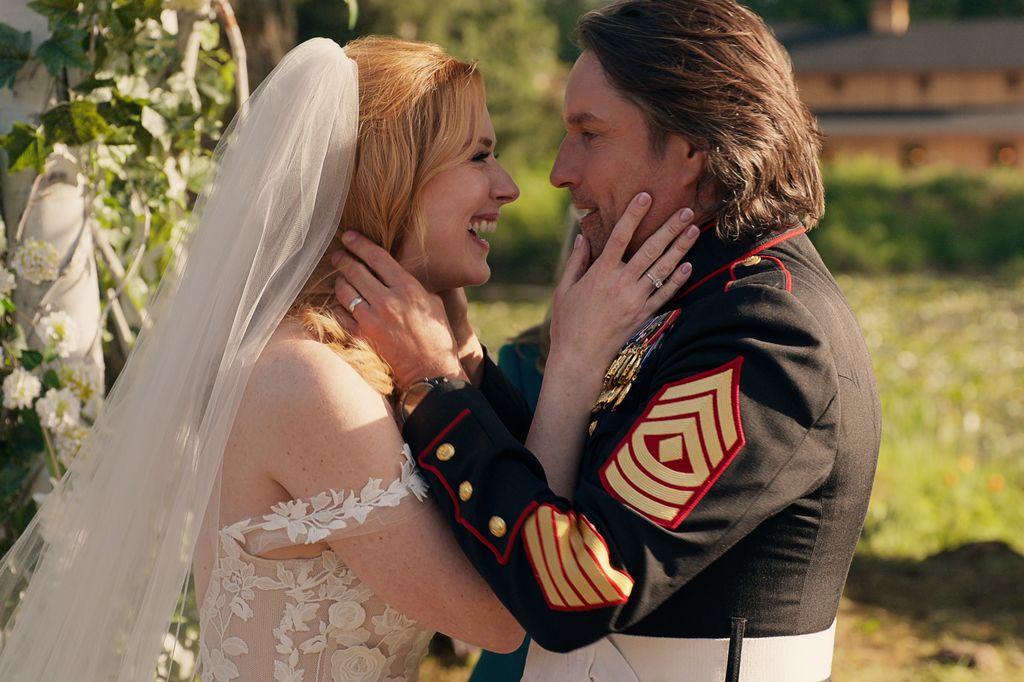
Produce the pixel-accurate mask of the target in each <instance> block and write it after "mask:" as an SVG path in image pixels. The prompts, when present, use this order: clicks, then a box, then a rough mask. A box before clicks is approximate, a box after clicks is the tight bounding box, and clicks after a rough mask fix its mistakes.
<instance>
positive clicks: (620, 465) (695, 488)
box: [600, 357, 744, 528]
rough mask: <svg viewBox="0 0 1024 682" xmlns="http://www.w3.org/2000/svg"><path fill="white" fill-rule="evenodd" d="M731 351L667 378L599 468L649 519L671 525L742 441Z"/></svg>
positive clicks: (612, 489) (609, 485)
mask: <svg viewBox="0 0 1024 682" xmlns="http://www.w3.org/2000/svg"><path fill="white" fill-rule="evenodd" d="M742 365H743V358H742V357H737V358H736V359H735V360H732V361H731V362H728V363H726V364H724V365H722V366H721V367H718V368H717V369H713V370H710V371H707V372H703V373H701V374H698V375H696V376H692V377H688V378H686V379H683V380H682V381H678V382H676V383H672V384H668V385H667V386H665V387H664V388H662V389H661V391H660V392H659V393H658V394H657V395H656V396H655V397H654V399H653V400H651V402H650V403H649V404H648V405H647V409H646V411H645V412H644V414H643V415H641V416H640V418H639V419H637V421H636V423H635V424H634V425H633V428H632V429H630V431H629V433H627V434H626V436H625V438H623V439H622V442H621V443H619V445H618V446H616V447H615V449H614V450H613V451H612V455H611V457H609V458H608V461H607V462H605V464H604V466H602V468H601V472H600V473H601V481H602V483H603V484H604V487H605V489H606V490H607V491H608V492H609V493H611V495H613V496H614V497H615V498H617V499H618V500H620V501H621V502H623V503H624V504H626V505H628V506H629V507H631V508H632V509H634V510H636V511H637V512H639V513H641V514H643V515H644V516H646V517H648V518H649V519H651V520H652V521H654V522H655V523H657V524H659V525H661V526H665V527H666V528H676V527H678V526H679V524H680V523H682V521H683V519H685V518H686V517H687V515H688V514H689V513H690V512H691V511H693V508H694V507H695V506H696V505H697V503H698V502H700V500H701V498H702V497H704V495H705V494H706V493H707V491H708V490H709V489H710V488H711V486H712V485H713V484H714V483H715V481H716V480H718V477H719V476H721V474H722V472H723V471H725V469H726V467H728V466H729V464H730V463H731V462H732V460H733V458H734V457H735V456H736V453H737V452H739V451H740V449H741V448H742V447H743V443H744V439H743V426H742V424H741V422H740V401H739V390H740V368H741V367H742Z"/></svg>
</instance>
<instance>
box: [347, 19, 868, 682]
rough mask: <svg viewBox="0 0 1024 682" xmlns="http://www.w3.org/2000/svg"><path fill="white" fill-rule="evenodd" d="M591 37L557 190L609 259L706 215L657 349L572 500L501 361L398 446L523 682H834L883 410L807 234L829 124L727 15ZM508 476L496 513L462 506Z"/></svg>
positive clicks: (750, 33)
mask: <svg viewBox="0 0 1024 682" xmlns="http://www.w3.org/2000/svg"><path fill="white" fill-rule="evenodd" d="M577 35H578V38H579V41H580V44H581V46H582V47H583V53H582V56H581V57H580V58H579V60H578V61H577V62H576V64H575V66H574V67H573V69H572V73H571V75H570V77H569V81H568V85H567V88H566V94H565V111H564V123H565V126H566V136H565V139H564V140H563V142H562V144H561V147H560V149H559V152H558V157H557V159H556V160H555V164H554V167H553V169H552V171H551V180H552V182H553V183H554V184H555V185H557V186H559V187H564V188H566V189H568V190H569V191H570V192H571V193H572V197H573V202H574V204H576V206H577V207H578V208H579V209H582V210H583V211H585V212H588V213H587V215H586V217H585V218H583V221H582V230H583V233H584V235H585V237H586V239H587V241H588V243H589V245H590V249H591V253H592V255H594V256H596V255H598V254H599V253H600V252H601V250H602V248H603V247H604V244H605V241H606V240H607V238H608V235H609V233H610V230H611V228H612V226H613V225H614V224H615V221H616V219H617V218H618V216H620V215H621V214H622V212H623V211H624V210H625V207H626V205H627V203H628V201H629V198H630V197H632V196H634V195H635V194H636V193H637V192H639V191H641V190H645V191H647V192H649V193H650V195H651V196H652V197H654V203H653V204H652V208H651V210H650V212H649V214H648V215H647V217H646V219H645V221H644V222H643V223H642V224H641V225H640V227H639V228H638V229H637V232H636V238H635V239H634V245H633V246H632V249H634V250H635V248H636V244H640V243H642V242H643V240H644V239H645V238H646V237H647V236H649V235H650V234H651V233H652V232H653V231H654V230H655V228H656V227H657V226H658V225H661V224H662V223H663V222H664V221H665V220H666V218H667V217H668V215H669V214H670V213H671V211H672V210H673V209H674V208H675V207H678V206H694V207H695V210H696V213H697V215H698V216H702V217H703V225H704V226H703V228H702V234H701V236H700V237H699V239H698V241H697V243H696V245H695V246H694V248H693V249H692V250H691V252H690V254H689V256H688V259H689V261H690V262H691V263H692V265H693V273H692V275H691V277H690V279H689V281H688V283H687V284H686V285H685V286H684V288H683V290H681V291H680V292H679V294H678V295H677V296H676V297H675V299H674V300H673V301H672V302H671V303H670V304H669V305H668V306H667V307H666V308H665V309H664V311H663V312H665V313H671V314H669V315H667V316H666V317H665V318H664V322H665V324H664V325H663V328H662V329H661V330H660V332H659V335H660V338H655V337H654V334H649V335H646V336H645V335H641V337H640V338H639V339H638V340H635V341H634V342H632V343H631V344H629V345H627V347H625V348H624V349H623V354H622V355H621V356H620V357H621V358H622V359H623V362H617V363H614V364H613V365H612V368H611V369H610V370H609V372H608V374H607V375H606V377H605V380H606V382H605V391H604V393H603V394H602V399H601V400H599V401H598V404H597V405H596V406H595V409H594V415H593V421H592V422H591V425H590V432H589V435H587V436H586V442H585V444H584V446H583V448H584V453H583V457H582V465H581V469H580V473H579V478H578V480H577V483H576V488H575V491H574V495H573V499H572V500H571V501H570V500H568V499H565V498H562V497H559V496H557V495H555V494H554V493H553V492H552V491H551V490H550V488H549V487H548V485H547V483H546V480H545V477H544V475H543V473H542V472H541V471H540V467H539V466H538V463H537V460H536V459H535V458H534V456H533V455H532V454H531V453H530V452H529V451H527V450H526V449H525V448H524V447H523V446H522V445H521V444H520V441H519V440H518V439H517V438H516V437H514V436H513V434H512V433H510V431H509V428H513V430H520V429H516V428H515V425H517V424H522V419H521V416H517V415H515V414H512V412H513V411H514V410H515V409H516V408H515V407H514V406H515V405H516V404H517V403H516V401H515V400H514V399H513V398H511V397H508V396H505V397H503V394H505V393H507V389H504V388H503V387H502V386H503V385H502V382H501V380H500V377H497V376H495V373H496V372H497V370H495V369H494V368H493V366H490V365H489V366H488V367H487V370H486V371H485V379H484V384H483V385H482V386H481V389H480V390H478V389H475V388H473V387H472V386H470V385H467V384H463V383H461V382H457V381H442V380H441V379H442V377H435V378H434V380H431V381H417V382H414V383H413V384H412V385H410V386H406V387H403V388H404V389H405V395H404V400H403V404H404V406H405V409H406V411H407V412H408V413H409V414H408V415H407V416H408V420H407V422H406V424H405V429H404V435H405V437H406V439H407V441H408V442H409V444H410V446H411V447H412V449H413V452H414V453H415V454H416V456H417V458H418V461H419V463H420V466H421V469H422V471H423V473H424V476H425V478H426V479H427V481H428V482H429V484H430V486H431V487H432V488H433V490H434V493H435V496H436V498H437V500H438V503H439V506H440V508H441V510H442V512H443V513H444V514H445V515H446V516H447V517H448V519H449V521H450V523H451V527H452V530H453V532H454V533H455V535H456V536H457V538H458V541H459V543H460V545H461V546H462V549H463V551H464V552H465V553H466V555H467V556H468V557H469V559H470V561H472V562H473V563H474V565H475V566H476V568H477V569H478V570H479V571H480V573H481V574H482V575H483V576H484V577H485V578H486V579H487V581H488V582H489V584H490V585H491V587H492V589H493V590H494V592H495V594H497V595H498V596H499V597H500V598H501V600H502V601H503V602H504V604H505V605H506V606H507V607H508V609H509V610H510V611H511V612H512V613H513V614H514V615H515V616H516V617H517V618H518V619H519V621H520V622H521V623H522V624H523V625H524V627H525V628H526V630H527V632H528V633H529V634H530V635H531V636H532V637H533V639H534V644H533V645H532V647H531V651H530V654H529V657H528V660H527V667H526V676H525V678H524V679H530V680H578V679H584V680H585V679H599V680H605V679H608V680H632V679H636V680H645V681H646V680H691V681H693V682H720V681H721V680H723V679H727V680H748V681H752V682H820V681H821V680H826V679H828V678H829V676H830V674H831V662H832V648H833V641H834V635H835V617H836V612H837V609H838V604H839V598H840V595H841V593H842V591H843V586H844V583H845V581H846V576H847V572H848V570H849V566H850V562H851V560H852V558H853V553H854V548H855V545H856V542H857V538H858V536H859V534H860V530H861V526H862V524H863V520H864V515H865V512H866V509H867V504H868V497H869V494H870V490H871V484H872V479H873V476H874V469H875V462H876V458H877V455H878V447H879V437H880V415H879V402H878V396H877V391H876V387H875V381H874V378H873V376H872V371H871V363H870V360H869V358H868V354H867V351H866V349H865V345H864V342H863V339H862V336H861V333H860V331H859V329H858V326H857V323H856V321H855V320H854V317H853V315H852V313H851V312H850V309H849V307H848V305H847V303H846V301H845V300H844V298H843V295H842V293H841V292H840V290H839V288H838V286H837V285H836V283H835V281H834V280H833V278H832V277H831V275H830V274H829V272H828V270H827V269H826V268H825V266H824V265H823V264H822V262H821V260H820V258H819V257H818V254H817V253H816V251H815V250H814V247H813V246H812V245H811V243H810V241H809V240H808V239H807V236H806V234H805V233H806V231H807V230H808V229H810V228H811V227H813V226H814V225H815V224H816V223H817V221H818V218H819V217H820V216H821V214H822V212H823V209H824V199H823V189H822V184H821V176H820V172H819V168H818V163H817V155H818V153H819V150H820V141H819V140H820V138H819V134H818V132H817V130H816V127H815V123H814V120H813V118H812V117H811V115H810V113H809V112H808V110H807V109H806V107H805V106H804V105H803V104H802V103H801V102H800V100H799V98H798V95H797V90H796V86H795V84H794V81H793V75H792V68H791V65H790V62H789V59H788V57H787V56H786V54H785V52H784V50H783V48H782V47H781V46H780V45H779V44H778V42H777V41H776V40H775V38H774V37H773V36H772V34H771V32H770V31H769V30H768V29H767V28H766V27H765V25H764V24H763V22H762V21H761V20H760V19H759V18H758V17H757V16H756V15H754V14H753V13H751V12H750V11H749V10H747V9H745V8H743V7H741V6H739V5H736V4H735V3H734V2H732V1H731V0H623V1H620V2H616V3H614V4H612V5H610V6H608V7H605V8H604V9H600V10H597V11H595V12H591V13H589V14H587V15H585V16H584V17H583V18H582V19H581V20H580V22H579V25H578V31H577ZM373 248H374V247H372V246H371V245H369V244H368V243H367V242H365V241H357V242H356V243H355V244H354V245H352V247H351V251H352V252H353V253H355V254H356V255H357V256H360V257H362V258H363V259H364V260H368V259H369V258H370V257H371V256H372V255H373V254H372V249H373ZM341 303H342V305H344V304H347V303H348V301H341ZM594 331H595V333H600V330H594ZM372 341H373V343H374V345H375V346H376V347H377V348H378V349H379V350H380V351H381V353H382V354H383V355H384V357H385V358H400V357H408V356H410V355H411V354H415V353H417V352H418V349H416V348H404V347H402V343H403V339H401V338H390V337H388V335H384V334H382V335H380V338H373V339H372ZM406 343H407V341H406ZM630 359H632V360H633V361H632V362H626V361H627V360H630ZM420 362H421V366H420V369H419V372H420V376H425V377H431V376H432V368H433V367H437V366H439V365H437V364H436V363H434V362H433V361H432V359H431V358H430V357H427V356H424V357H422V358H421V360H420ZM488 376H489V377H490V378H488ZM518 435H520V436H521V433H520V434H518ZM495 479H500V480H502V481H503V484H502V486H501V487H500V489H496V488H495V487H494V486H487V488H488V489H489V490H491V491H492V494H490V495H489V496H487V497H485V498H484V497H480V496H475V497H472V498H467V497H466V496H464V495H460V493H459V492H458V491H459V489H460V483H462V482H468V484H470V485H476V486H478V488H479V489H483V488H484V487H485V486H486V485H487V483H486V482H487V481H493V480H495ZM463 485H465V484H463ZM551 652H564V653H551Z"/></svg>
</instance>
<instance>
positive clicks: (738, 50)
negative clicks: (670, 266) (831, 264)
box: [576, 0, 825, 238]
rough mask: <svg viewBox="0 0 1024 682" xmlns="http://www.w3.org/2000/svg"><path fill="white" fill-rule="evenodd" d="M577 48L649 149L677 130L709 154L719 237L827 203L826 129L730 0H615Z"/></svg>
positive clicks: (814, 218)
mask: <svg viewBox="0 0 1024 682" xmlns="http://www.w3.org/2000/svg"><path fill="white" fill-rule="evenodd" d="M576 39H577V42H578V43H579V45H580V47H581V48H583V49H584V50H589V51H591V52H592V53H593V54H594V56H596V57H597V59H598V60H599V61H600V62H601V66H602V67H603V68H604V71H605V73H606V74H607V76H608V79H609V81H610V82H611V83H612V84H613V85H614V86H615V88H616V89H617V90H619V91H620V93H621V94H622V95H623V96H625V97H626V98H627V99H629V100H630V101H631V102H633V103H634V104H636V105H637V106H639V107H640V108H641V109H642V110H643V112H644V114H645V116H646V118H647V127H648V131H649V137H650V141H651V151H652V152H653V153H655V154H657V155H660V154H661V153H662V152H663V150H664V145H665V140H666V137H667V136H668V135H670V134H675V135H680V136H682V137H683V138H685V139H686V140H687V141H688V142H690V143H691V144H693V145H695V146H697V147H698V148H699V149H701V150H703V151H706V152H707V165H706V168H705V171H704V175H703V177H701V178H700V180H699V181H698V189H699V190H700V189H704V188H705V187H710V188H711V189H713V190H714V191H713V194H714V196H715V198H716V200H717V203H716V207H715V209H716V210H714V211H713V213H714V214H715V215H716V216H717V218H718V232H719V235H720V236H722V237H723V238H756V237H759V236H763V235H765V234H767V233H770V232H772V231H775V230H778V229H783V228H786V227H789V226H792V225H794V224H796V223H802V224H803V225H805V226H806V227H808V228H810V227H813V226H815V225H816V224H817V222H818V220H819V219H820V218H821V215H822V214H823V213H824V210H825V197H824V188H823V186H822V181H821V170H820V168H819V166H818V155H819V154H820V152H821V134H820V133H819V132H818V128H817V124H816V123H815V120H814V117H813V116H812V115H811V113H810V111H809V110H808V108H807V106H806V105H804V103H803V102H802V101H801V100H800V97H799V94H798V93H797V88H796V83H795V81H794V78H793V66H792V63H791V62H790V59H789V56H788V55H787V54H786V51H785V49H784V48H783V47H782V46H781V45H780V44H779V42H778V41H777V40H776V39H775V37H774V35H773V34H772V32H771V31H770V30H769V29H768V27H767V26H765V24H764V22H763V21H762V20H761V18H760V17H758V16H757V15H756V14H754V13H753V12H751V11H750V10H748V9H747V8H745V7H742V6H741V5H738V4H736V3H735V2H733V1H732V0H620V1H619V2H615V3H612V4H611V5H608V6H607V7H604V8H601V9H598V10H595V11H593V12H590V13H588V14H586V15H584V16H583V17H582V18H581V19H580V21H579V23H578V24H577V28H576Z"/></svg>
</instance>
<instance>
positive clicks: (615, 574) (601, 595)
mask: <svg viewBox="0 0 1024 682" xmlns="http://www.w3.org/2000/svg"><path fill="white" fill-rule="evenodd" d="M523 544H524V546H525V547H526V554H527V556H528V557H529V559H530V564H531V565H532V566H533V572H534V575H535V576H536V577H537V583H538V584H539V585H540V588H541V591H542V592H543V593H544V599H545V600H546V601H547V603H548V606H550V607H551V608H552V609H554V610H557V611H577V610H585V609H596V608H601V607H603V606H612V605H614V604H622V603H624V602H625V601H626V600H627V599H629V594H630V592H631V591H632V590H633V578H631V577H630V575H629V574H628V573H626V572H625V571H621V570H619V569H617V568H615V567H614V566H612V563H611V556H610V555H609V553H608V544H607V543H606V542H605V541H604V538H602V537H601V534H600V533H598V532H597V529H596V528H594V526H593V525H592V524H591V523H590V522H589V521H587V519H586V518H585V517H583V516H582V515H579V514H576V512H572V511H570V512H563V511H560V510H558V509H556V508H555V507H552V506H551V505H541V506H540V507H538V508H537V510H536V511H535V512H534V513H533V514H531V515H530V517H529V518H528V519H527V520H526V523H525V524H524V525H523Z"/></svg>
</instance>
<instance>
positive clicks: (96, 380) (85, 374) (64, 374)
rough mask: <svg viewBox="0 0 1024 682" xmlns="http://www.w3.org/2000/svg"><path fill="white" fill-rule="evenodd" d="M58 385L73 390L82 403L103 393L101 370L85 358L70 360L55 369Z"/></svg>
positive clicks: (85, 403) (87, 402)
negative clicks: (58, 380)
mask: <svg viewBox="0 0 1024 682" xmlns="http://www.w3.org/2000/svg"><path fill="white" fill-rule="evenodd" d="M57 377H58V378H59V379H60V385H61V386H66V387H67V388H69V389H71V390H72V391H74V393H75V395H77V396H78V399H79V400H81V401H82V404H83V405H88V404H89V403H90V402H91V401H93V400H94V399H96V398H99V397H100V396H102V394H103V372H102V371H101V370H100V368H99V367H98V366H96V365H95V364H93V363H91V362H87V361H85V360H70V361H68V362H66V363H63V364H62V365H61V366H60V368H59V369H58V370H57Z"/></svg>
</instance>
